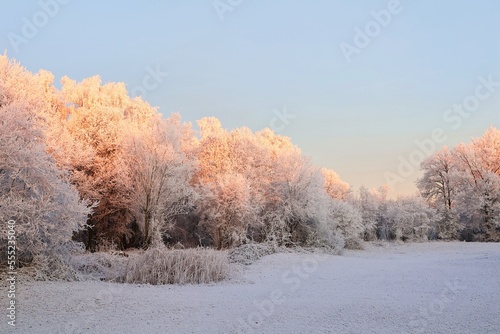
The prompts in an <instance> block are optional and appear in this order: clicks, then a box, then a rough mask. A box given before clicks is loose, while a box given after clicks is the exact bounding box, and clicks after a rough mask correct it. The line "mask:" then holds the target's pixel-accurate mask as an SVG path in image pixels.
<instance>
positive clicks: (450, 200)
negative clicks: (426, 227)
mask: <svg viewBox="0 0 500 334" xmlns="http://www.w3.org/2000/svg"><path fill="white" fill-rule="evenodd" d="M421 168H422V170H423V172H424V175H423V176H422V178H421V179H419V180H418V181H417V186H418V188H419V190H420V193H421V194H422V196H423V197H424V198H425V199H426V200H427V201H428V202H429V203H431V204H432V205H433V207H435V208H436V210H437V211H438V214H439V216H440V219H439V221H438V224H437V231H438V237H439V238H441V239H456V238H458V234H459V231H460V229H461V226H460V224H459V223H458V217H457V211H456V205H455V204H456V203H455V202H456V199H457V192H458V191H459V175H458V170H457V166H456V160H455V157H454V154H453V152H452V151H450V150H449V149H448V148H446V147H445V148H444V149H443V150H442V151H438V152H436V153H435V154H433V155H432V156H430V157H429V158H427V159H425V160H424V161H423V162H422V164H421Z"/></svg>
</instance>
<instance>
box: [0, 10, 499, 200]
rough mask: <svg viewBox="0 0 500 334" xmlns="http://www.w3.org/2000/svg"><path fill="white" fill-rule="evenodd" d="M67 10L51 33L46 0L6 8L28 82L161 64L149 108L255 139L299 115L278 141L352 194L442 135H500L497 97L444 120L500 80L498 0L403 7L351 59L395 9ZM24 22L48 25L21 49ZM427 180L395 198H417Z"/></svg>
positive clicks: (15, 53)
mask: <svg viewBox="0 0 500 334" xmlns="http://www.w3.org/2000/svg"><path fill="white" fill-rule="evenodd" d="M54 1H56V0H41V1H40V3H50V2H54ZM66 1H67V0H66ZM67 2H68V3H67V4H60V5H59V7H60V8H59V9H58V10H57V13H55V15H53V17H50V16H49V15H46V17H47V18H48V20H47V22H43V19H44V16H43V15H44V14H43V13H42V14H40V12H43V11H44V9H43V7H44V6H42V5H41V4H40V3H39V2H38V1H16V2H14V1H10V2H5V3H4V4H3V10H2V11H1V13H0V49H1V50H2V51H3V50H6V51H7V54H8V56H9V57H11V58H15V59H17V60H18V61H19V62H20V63H21V64H22V65H23V66H25V67H27V68H28V69H29V70H30V71H33V72H36V71H38V70H39V69H46V70H49V71H51V72H52V73H54V75H55V78H56V84H57V85H59V83H58V82H59V80H60V78H61V77H62V76H64V75H67V76H69V77H71V78H73V79H75V80H77V81H80V80H82V79H84V78H86V77H89V76H92V75H100V76H101V78H102V80H103V82H117V81H121V82H125V83H126V84H127V87H128V88H129V90H132V89H133V88H134V87H136V86H140V85H141V84H142V80H143V79H144V77H145V76H146V75H147V74H148V72H147V70H146V68H147V67H148V66H149V67H150V68H152V69H155V68H157V67H158V68H159V69H160V70H161V71H165V72H168V76H166V77H165V78H164V79H163V81H162V82H161V83H159V85H158V87H157V88H156V89H154V90H152V91H148V92H147V94H146V96H145V97H144V99H145V100H147V101H148V102H150V103H151V104H152V105H153V106H158V107H159V111H160V112H161V113H162V114H164V115H165V116H168V115H170V114H171V113H173V112H179V113H180V114H181V116H182V117H183V119H184V120H185V121H190V122H193V123H195V122H196V120H198V119H200V118H202V117H205V116H215V117H218V118H219V119H220V120H221V122H222V124H223V126H224V127H226V128H229V129H233V128H237V127H241V126H248V127H249V128H251V129H252V130H260V129H263V128H265V127H270V126H272V124H279V123H273V119H274V118H275V117H276V115H275V112H276V110H280V111H283V110H284V109H286V111H287V112H288V113H289V114H292V115H293V116H294V118H291V119H289V123H288V124H284V126H283V127H279V128H278V129H277V132H278V133H280V134H283V135H286V136H289V137H291V138H292V140H293V142H294V143H295V144H297V145H298V146H299V147H300V148H301V149H302V151H303V153H304V154H305V155H307V156H309V157H311V159H312V161H313V162H314V163H315V164H316V165H318V166H323V167H328V168H332V169H334V170H335V171H337V172H338V173H339V174H340V176H341V178H343V179H344V180H346V181H347V182H349V183H350V184H351V185H352V186H353V187H354V188H359V186H361V185H362V184H364V185H365V186H367V187H369V188H375V187H378V186H380V185H382V184H384V183H386V181H387V180H386V177H385V174H386V173H387V172H391V173H394V174H397V170H398V167H399V166H400V162H399V159H400V157H403V158H405V159H408V158H409V156H410V155H411V154H412V153H413V152H415V150H418V147H417V146H416V144H415V140H421V141H422V140H425V139H428V138H431V133H432V131H433V130H434V129H436V128H442V129H443V130H444V131H445V134H446V138H447V140H446V141H445V142H443V143H438V145H439V146H441V145H443V144H446V145H449V146H454V145H456V144H457V143H459V142H462V141H469V140H470V139H471V137H478V136H481V135H482V134H483V133H484V131H486V129H487V128H488V127H490V126H496V127H499V126H500V117H499V116H498V115H499V112H498V109H500V108H499V107H500V86H495V87H494V89H495V91H494V92H492V93H491V94H490V95H491V97H489V98H487V99H484V100H481V101H480V103H479V106H478V107H477V108H474V110H473V112H471V113H470V114H471V115H470V117H469V118H467V119H463V121H462V123H461V125H460V126H458V127H457V129H453V128H452V125H454V124H455V123H452V122H446V121H445V120H444V119H443V114H444V113H445V111H446V110H447V109H449V108H451V107H452V106H453V105H454V104H459V103H463V101H464V99H466V98H467V97H470V96H474V94H475V90H476V87H477V86H478V85H479V84H480V81H479V79H478V78H479V77H483V78H485V79H487V78H488V76H491V77H492V78H493V80H494V81H498V82H500V35H499V31H500V20H499V18H500V2H499V1H495V0H484V1H480V2H473V1H465V0H462V1H452V0H443V1H438V2H435V1H424V0H421V1H411V0H401V1H400V2H399V3H400V4H399V7H398V8H399V12H398V13H397V14H391V19H390V22H388V24H386V26H385V27H382V26H380V25H379V26H380V31H372V32H373V33H372V37H369V38H370V40H371V41H370V43H369V44H368V45H367V46H366V47H363V48H359V53H358V54H353V55H352V58H351V62H348V61H347V60H346V57H345V56H344V54H343V52H342V50H341V47H340V44H341V43H342V42H344V43H348V44H350V45H353V46H355V44H354V38H355V34H356V33H355V28H356V27H358V28H360V29H361V30H365V27H366V25H367V24H368V25H369V26H370V22H371V21H374V18H373V16H372V14H371V12H372V11H375V12H379V11H380V10H386V9H387V8H388V6H390V5H388V4H389V3H390V2H391V1H378V0H376V1H375V0H374V1H363V2H360V1H356V2H353V1H347V0H344V1H327V0H318V1H314V2H305V1H298V0H290V1H286V2H285V1H256V0H241V1H240V2H239V4H237V3H238V1H235V0H232V1H229V0H220V1H219V2H218V3H219V4H220V3H223V4H226V5H227V6H231V5H230V4H231V3H232V4H237V5H236V6H232V7H233V8H232V10H231V11H227V12H225V13H224V14H223V17H224V20H221V19H220V16H219V15H218V13H217V11H216V9H215V8H214V2H216V1H213V0H206V1H205V0H203V1H201V0H198V1H194V0H193V1H147V2H140V1H121V2H118V1H108V2H106V3H104V2H99V1H96V0H90V1H77V0H73V1H67ZM34 16H35V18H34ZM23 18H26V20H28V21H29V22H31V23H32V24H34V23H37V22H34V21H36V19H38V20H42V21H39V22H38V23H39V25H40V27H39V28H37V29H38V31H37V32H36V33H35V34H33V36H28V37H29V38H26V40H25V41H26V43H23V44H20V45H18V47H17V48H16V47H14V45H13V43H11V41H10V40H9V36H10V38H12V36H13V35H12V34H17V35H18V36H21V37H23V25H25V21H23ZM40 22H41V24H40ZM371 26H372V27H374V25H373V24H371ZM23 38H24V37H23ZM482 91H483V92H487V90H486V88H483V89H482ZM454 116H456V115H454ZM418 175H419V174H418V172H414V173H411V175H409V176H407V177H404V182H402V183H399V184H397V185H396V186H395V187H394V189H393V193H394V194H396V193H399V194H411V193H414V192H415V191H416V187H415V185H414V182H415V179H416V178H417V177H418Z"/></svg>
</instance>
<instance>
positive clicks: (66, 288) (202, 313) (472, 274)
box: [0, 242, 500, 334]
mask: <svg viewBox="0 0 500 334" xmlns="http://www.w3.org/2000/svg"><path fill="white" fill-rule="evenodd" d="M499 277H500V244H498V243H464V242H431V243H413V244H396V243H370V244H368V245H367V246H366V249H365V250H364V251H345V253H344V254H343V255H341V256H334V255H321V254H310V253H281V254H273V255H269V256H265V257H263V258H261V259H260V260H258V261H257V262H255V263H253V264H251V265H248V266H238V265H234V267H233V269H232V274H231V278H230V279H229V280H225V281H223V282H221V283H217V284H209V285H163V286H151V285H137V284H119V283H107V282H98V281H88V282H36V281H30V280H24V281H20V282H18V319H17V326H16V328H15V329H14V330H12V328H9V329H7V327H10V326H7V323H6V321H5V319H4V321H2V327H1V330H0V332H2V333H4V332H13V333H14V332H15V333H238V332H242V333H387V334H390V333H397V334H401V333H453V334H456V333H481V334H487V333H491V334H493V333H495V334H496V333H499V332H500V316H499V314H500V284H499V283H500V281H499Z"/></svg>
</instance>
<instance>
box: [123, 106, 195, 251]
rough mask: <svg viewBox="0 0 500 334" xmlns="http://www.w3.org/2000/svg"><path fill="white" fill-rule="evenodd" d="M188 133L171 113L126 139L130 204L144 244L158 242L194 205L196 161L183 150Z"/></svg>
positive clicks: (177, 116)
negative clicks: (167, 117) (176, 218)
mask: <svg viewBox="0 0 500 334" xmlns="http://www.w3.org/2000/svg"><path fill="white" fill-rule="evenodd" d="M189 135H190V132H189V128H186V127H185V125H183V124H182V123H181V122H180V116H179V115H178V114H174V115H173V116H172V117H171V118H169V119H167V120H161V119H154V120H152V121H151V129H150V130H149V131H146V132H145V131H142V132H137V133H132V134H130V138H129V139H128V141H127V142H126V145H125V151H126V152H127V155H126V156H124V160H123V161H124V163H125V164H126V165H127V166H128V171H129V175H128V179H129V180H130V184H131V192H130V199H131V203H130V205H131V209H132V211H133V214H134V216H135V217H136V219H137V220H138V222H139V224H140V226H141V228H142V230H143V233H144V241H143V244H144V246H149V245H151V244H154V245H158V244H161V239H162V237H168V231H169V229H171V228H172V225H174V224H175V217H176V216H178V215H182V214H187V213H188V212H189V211H190V210H191V208H192V207H193V205H194V202H195V199H196V198H195V197H196V193H195V191H194V189H193V187H192V185H191V179H192V177H193V174H194V171H195V161H193V159H190V158H189V157H188V156H187V155H186V154H184V152H183V151H182V147H183V145H182V144H183V142H185V141H186V140H189V137H187V138H186V136H189Z"/></svg>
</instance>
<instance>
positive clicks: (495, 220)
mask: <svg viewBox="0 0 500 334" xmlns="http://www.w3.org/2000/svg"><path fill="white" fill-rule="evenodd" d="M454 157H455V160H456V162H455V163H456V166H457V170H458V173H459V176H460V178H459V192H458V194H457V211H458V213H459V215H460V217H461V221H462V222H463V223H464V224H465V226H466V227H467V228H468V229H472V230H475V231H476V232H477V233H476V234H477V236H476V239H477V240H490V241H498V240H500V231H499V230H498V229H499V228H500V224H499V220H500V187H499V184H500V131H499V130H497V129H495V128H493V127H492V128H490V129H488V131H486V133H485V134H484V135H483V136H482V137H480V138H478V139H474V140H472V142H471V143H470V144H460V145H458V146H457V147H456V149H455V150H454Z"/></svg>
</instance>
